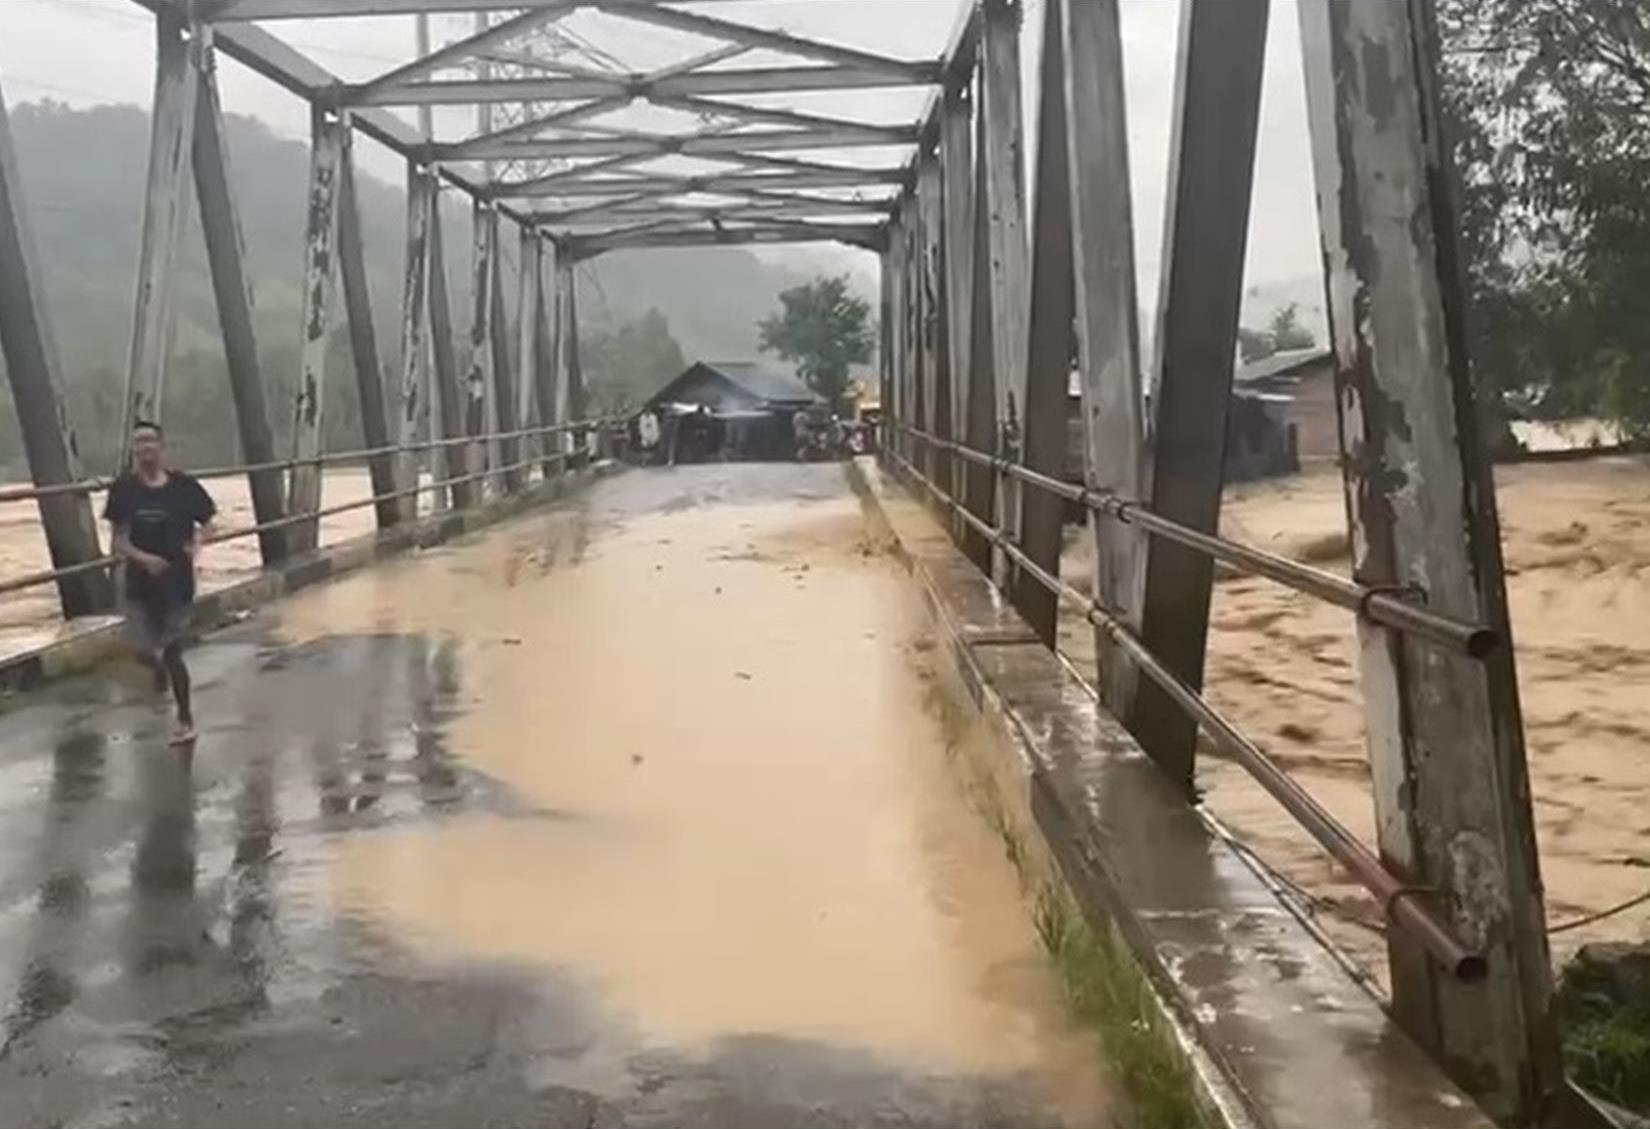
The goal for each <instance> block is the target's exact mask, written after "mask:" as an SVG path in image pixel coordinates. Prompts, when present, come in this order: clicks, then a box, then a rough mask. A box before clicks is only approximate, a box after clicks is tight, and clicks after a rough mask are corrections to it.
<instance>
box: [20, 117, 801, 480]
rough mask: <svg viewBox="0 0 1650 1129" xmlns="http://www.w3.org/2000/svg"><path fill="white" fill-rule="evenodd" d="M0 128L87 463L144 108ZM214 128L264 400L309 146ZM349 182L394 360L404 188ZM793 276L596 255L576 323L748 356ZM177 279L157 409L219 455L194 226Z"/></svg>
mask: <svg viewBox="0 0 1650 1129" xmlns="http://www.w3.org/2000/svg"><path fill="white" fill-rule="evenodd" d="M11 125H12V132H13V134H14V136H15V140H16V143H17V156H18V162H19V165H20V168H21V172H22V178H23V184H24V190H25V193H26V201H27V206H28V209H29V214H30V218H31V221H32V227H33V229H34V233H35V237H36V243H37V245H38V246H39V249H40V252H41V260H42V268H43V273H44V275H45V284H46V293H47V298H48V301H49V311H50V315H51V317H52V319H53V322H54V325H55V328H56V335H57V339H58V344H59V348H60V352H61V354H62V357H63V366H64V378H65V382H66V383H67V385H68V389H69V400H70V406H71V411H72V413H73V418H74V420H75V422H76V424H77V426H78V427H79V428H80V432H81V439H82V446H83V448H84V449H85V450H86V453H87V461H88V463H90V464H93V465H92V468H91V469H97V464H98V463H99V462H100V461H101V460H105V459H106V458H107V456H108V451H109V450H110V447H111V444H112V443H113V440H114V436H113V435H111V434H110V433H109V432H110V429H111V427H116V426H118V425H117V424H115V423H114V422H113V421H115V420H117V419H118V417H119V403H120V395H121V387H122V379H123V378H122V376H121V374H122V373H123V371H124V368H125V363H126V350H127V347H128V345H127V342H128V336H129V333H130V327H131V316H132V285H133V278H134V276H135V273H136V265H137V256H138V239H139V228H140V223H141V216H142V205H143V183H144V176H145V166H146V163H147V159H148V135H149V121H148V114H147V113H146V112H145V111H143V110H141V109H139V108H137V107H131V106H105V107H98V108H95V109H90V110H72V109H69V108H67V107H64V106H62V105H57V104H53V103H49V102H48V103H25V104H21V105H14V106H13V107H11ZM227 129H228V137H229V146H230V154H231V161H232V166H233V168H232V175H233V177H234V180H235V187H236V193H237V199H238V202H239V204H240V208H241V220H242V225H243V227H244V229H245V235H246V244H247V247H246V254H247V264H248V269H249V271H250V273H251V275H252V282H253V289H254V293H255V295H256V303H257V328H258V342H259V351H260V353H261V354H262V355H263V358H264V361H265V368H266V379H267V380H268V381H269V382H270V384H271V386H272V387H271V398H270V402H271V405H272V410H273V409H274V408H275V407H276V406H278V405H285V404H286V403H288V402H289V401H288V399H287V396H286V393H287V391H288V390H289V389H290V387H291V382H292V377H293V370H294V369H295V367H296V362H297V349H296V345H297V336H298V297H299V285H298V280H299V277H300V274H301V266H302V253H303V223H304V200H305V193H306V189H305V180H306V177H307V174H308V163H309V158H308V151H307V148H306V147H305V146H304V145H303V144H301V143H299V142H297V141H292V140H287V139H284V138H281V137H278V136H276V135H275V134H274V133H272V132H271V131H270V130H269V129H268V128H267V127H266V126H265V125H264V124H263V123H261V122H259V121H258V120H256V119H253V118H246V117H239V116H233V115H232V116H230V118H229V119H228V122H227ZM362 144H363V145H364V146H365V145H369V144H370V143H369V142H363V143H362ZM359 193H360V200H361V212H362V218H363V223H364V226H365V232H366V244H367V255H368V272H369V276H370V283H371V287H372V296H373V304H374V309H375V313H376V317H375V321H376V323H377V325H378V328H379V336H380V348H381V351H382V354H383V363H384V365H385V366H386V367H391V366H393V365H394V364H395V357H396V352H397V348H398V346H397V339H398V328H397V327H398V312H397V311H398V306H399V303H400V271H401V259H402V256H403V253H404V251H403V246H402V240H403V238H404V227H405V204H404V194H403V190H402V187H401V186H400V185H398V184H397V185H389V184H385V183H384V182H382V181H380V180H377V179H375V178H374V177H372V176H370V175H365V174H363V175H362V176H361V177H360V179H359ZM449 197H450V198H449V200H448V215H447V218H446V231H447V248H448V269H449V274H450V276H451V279H452V285H451V286H450V288H449V289H450V291H451V294H452V298H453V306H454V315H455V326H456V327H457V328H458V329H459V331H460V333H462V332H463V327H464V325H465V323H466V321H467V318H468V313H467V310H468V305H467V302H466V300H465V292H466V290H467V287H468V281H467V276H468V257H469V242H470V240H469V226H470V225H469V221H468V207H467V203H466V202H464V201H461V200H460V199H458V198H457V197H456V194H449ZM191 222H192V223H193V218H192V220H191ZM507 253H508V258H507V260H506V263H507V269H508V268H510V267H511V265H512V264H513V262H514V259H515V241H514V240H513V239H511V240H509V242H508V244H507ZM799 280H800V275H798V274H793V273H791V272H788V271H786V270H783V269H781V268H779V267H776V266H775V265H773V264H771V263H769V262H765V261H763V260H762V259H759V258H757V257H756V256H754V255H752V254H750V253H748V252H745V251H742V250H739V249H735V248H715V249H706V250H684V251H669V252H653V253H646V254H627V255H610V256H607V257H604V258H603V259H600V260H597V261H596V262H595V263H594V264H593V265H592V266H591V267H589V268H588V269H583V270H581V272H580V293H579V301H580V315H581V326H582V328H583V329H584V332H585V335H586V337H587V338H590V339H593V340H594V341H596V342H598V343H599V342H600V340H601V338H602V336H603V334H604V333H607V332H612V331H616V330H617V329H618V328H620V327H621V326H622V325H623V324H624V323H628V322H631V321H634V320H636V319H639V318H640V317H641V315H642V314H644V313H645V312H646V311H648V310H649V309H650V308H657V309H658V310H659V311H660V312H661V313H663V314H664V316H665V318H666V320H667V321H668V323H669V327H670V331H671V334H672V335H673V336H674V337H675V339H676V341H677V342H679V343H680V346H681V349H682V352H683V354H685V355H686V356H689V357H694V356H703V357H712V358H738V357H746V356H753V355H754V354H755V350H756V329H755V324H756V322H757V321H758V320H759V319H760V318H761V317H762V316H763V315H764V314H766V313H768V312H770V311H771V310H772V308H773V307H774V306H775V305H776V302H777V294H778V292H779V291H780V290H782V289H783V288H785V287H786V286H789V285H794V284H795V283H796V282H798V281H799ZM181 282H182V285H181V291H180V295H179V299H180V300H179V305H178V309H179V320H178V337H177V353H176V357H177V360H176V363H175V364H174V366H173V368H172V370H171V375H170V378H169V388H168V396H167V403H166V416H167V420H168V422H169V423H170V424H172V425H173V430H174V431H175V432H176V433H177V434H178V435H179V436H180V437H183V438H186V439H187V440H188V442H189V447H190V450H189V454H190V455H191V456H192V457H194V458H197V459H200V460H215V459H218V458H227V457H232V456H233V455H234V454H235V441H234V427H233V420H232V417H231V416H230V414H229V413H230V410H231V409H230V405H229V400H228V397H227V395H225V394H223V392H224V389H225V387H226V386H225V384H224V380H225V377H224V372H223V359H222V354H221V350H220V348H219V344H218V336H217V333H218V326H217V313H216V310H215V308H214V306H213V302H212V290H211V285H210V280H209V277H208V274H207V270H206V260H205V254H204V251H203V249H202V245H201V239H200V234H199V231H198V229H195V228H193V227H192V228H191V230H190V231H189V232H188V233H187V234H186V237H185V241H184V269H183V274H182V276H181ZM512 308H513V307H512ZM334 336H335V340H334V349H333V353H332V354H331V356H332V358H333V360H334V362H335V364H334V365H333V367H332V368H331V369H330V370H329V380H328V383H329V387H328V396H327V407H326V411H327V416H328V428H327V431H328V441H329V443H331V444H333V445H338V446H348V445H352V444H353V441H354V440H355V439H357V438H358V437H359V430H358V426H359V425H358V419H357V417H356V414H355V403H354V401H355V395H354V376H353V371H352V366H351V362H350V359H349V351H348V349H347V348H346V347H345V345H344V342H343V340H342V336H341V334H335V335H334ZM598 379H599V376H598ZM283 416H284V412H278V411H277V412H276V417H277V418H276V419H275V420H274V423H275V424H276V426H277V429H278V430H280V431H282V432H283V433H284V430H285V427H286V421H285V419H284V418H282V417H283ZM20 469H21V467H20V455H19V446H18V439H17V432H16V424H15V419H14V417H13V414H12V411H11V405H10V394H9V390H8V389H6V387H5V386H4V384H3V383H0V473H16V472H17V471H18V470H20Z"/></svg>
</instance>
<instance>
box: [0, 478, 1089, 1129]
mask: <svg viewBox="0 0 1650 1129" xmlns="http://www.w3.org/2000/svg"><path fill="white" fill-rule="evenodd" d="M924 630H925V624H924V616H923V613H922V609H921V607H920V603H919V598H918V596H917V595H916V593H915V591H914V590H913V587H912V585H911V582H910V580H909V578H908V577H907V576H906V575H905V574H904V572H903V571H902V570H901V568H900V567H899V566H898V564H897V562H895V561H894V560H893V559H892V558H891V557H890V556H888V555H887V554H886V553H885V551H884V549H883V547H881V546H879V545H877V544H875V543H873V542H872V541H871V540H869V539H868V536H867V533H866V527H865V524H864V522H863V519H862V515H861V513H860V510H859V505H858V502H857V501H856V499H855V498H854V496H853V495H852V493H851V492H850V491H849V489H848V486H847V483H846V481H845V479H844V477H843V474H842V471H841V469H840V468H838V467H836V466H831V465H822V466H744V467H696V468H683V469H679V470H675V471H655V472H645V471H633V472H629V473H626V474H624V475H621V476H618V477H617V478H614V479H612V480H609V481H607V482H605V483H602V484H600V485H598V486H597V487H596V488H595V490H594V493H593V496H592V497H591V498H590V499H589V500H588V502H587V503H586V504H583V505H580V506H577V507H573V508H562V509H558V510H554V511H546V512H543V513H539V514H535V515H532V516H529V517H525V518H523V519H520V520H518V521H515V522H512V523H509V524H507V525H504V526H500V527H495V528H494V529H493V530H492V531H490V532H488V533H487V534H485V535H483V536H482V537H480V538H479V539H477V540H475V541H473V542H470V543H467V544H464V545H461V546H449V547H446V548H442V549H437V550H433V551H430V552H426V553H423V554H420V555H418V556H416V557H411V558H405V559H402V560H399V561H396V562H391V563H387V564H386V565H384V566H382V567H378V568H374V569H372V570H369V571H367V572H363V573H360V574H356V575H355V576H353V577H350V578H347V579H344V580H342V581H339V582H336V583H332V584H329V585H325V586H321V587H318V588H315V589H311V590H308V591H306V592H304V593H301V594H299V595H297V596H295V597H293V598H291V599H289V600H287V601H285V602H283V603H281V604H278V605H275V606H272V607H271V608H270V609H268V610H267V611H266V612H265V613H264V614H262V615H260V616H259V617H258V618H257V619H256V620H254V621H253V622H251V623H248V624H245V625H242V626H240V627H238V628H235V629H233V630H232V631H229V632H225V633H222V634H221V635H219V636H215V637H214V638H213V639H212V640H211V641H210V642H209V643H208V644H206V645H205V646H203V647H202V648H200V649H199V650H198V651H197V652H196V653H195V660H194V661H195V662H196V665H197V667H198V669H199V671H200V674H199V676H198V681H199V682H200V683H201V687H200V689H199V691H198V698H199V700H200V707H199V708H200V711H201V713H202V737H201V741H200V745H199V748H198V750H197V751H196V753H195V756H194V762H193V767H192V769H190V768H187V767H183V768H180V767H179V766H178V765H176V764H175V763H174V762H173V761H170V760H168V759H167V756H168V754H167V753H166V752H165V750H164V749H163V748H162V747H161V733H162V732H163V729H162V727H163V726H164V723H165V718H164V714H163V712H162V711H161V709H160V708H159V707H158V706H157V705H155V704H154V703H153V702H152V701H149V700H147V699H144V698H142V697H141V696H139V695H137V694H136V692H135V691H132V692H128V691H126V690H122V689H120V688H119V687H118V685H115V684H112V683H111V682H110V680H109V679H105V680H103V682H100V683H92V682H89V681H88V682H80V683H72V684H66V685H65V686H64V687H62V688H60V689H57V690H55V691H53V692H52V693H51V695H49V696H48V697H47V698H46V699H43V700H42V701H40V702H39V703H37V704H34V705H31V706H28V707H26V708H25V709H23V710H20V711H16V712H14V713H13V714H11V715H6V716H4V717H0V755H3V756H5V757H7V758H9V760H7V761H3V762H0V765H3V766H4V771H5V772H7V773H8V774H9V777H10V783H11V787H10V788H3V789H0V897H3V898H4V901H3V902H0V991H3V992H5V993H7V995H6V996H5V997H4V1001H5V1006H6V1007H7V1008H8V1010H7V1012H6V1013H5V1014H6V1016H7V1020H6V1022H7V1024H8V1031H9V1032H10V1034H9V1035H8V1039H7V1044H6V1046H7V1051H0V1088H4V1089H6V1090H7V1092H8V1093H16V1094H19V1095H21V1100H23V1101H24V1102H25V1103H28V1104H26V1105H25V1107H24V1108H27V1109H29V1110H31V1111H33V1112H35V1113H37V1114H39V1115H40V1117H39V1120H40V1121H41V1122H42V1123H44V1122H45V1121H48V1120H50V1121H54V1122H55V1121H60V1120H61V1121H67V1120H74V1119H75V1118H77V1117H78V1118H82V1119H86V1118H91V1117H92V1115H93V1114H97V1115H99V1116H100V1117H102V1116H104V1115H110V1116H108V1117H105V1118H104V1119H103V1120H101V1121H98V1123H100V1124H125V1123H127V1121H128V1120H129V1121H130V1122H131V1123H135V1124H146V1125H148V1124H172V1123H185V1122H186V1121H187V1120H188V1117H186V1116H185V1115H189V1116H193V1117H195V1118H196V1119H197V1121H198V1119H199V1117H200V1116H202V1115H203V1113H204V1111H213V1112H215V1113H216V1115H217V1116H218V1118H219V1120H222V1119H223V1117H224V1116H226V1111H229V1112H233V1113H234V1114H235V1115H236V1117H235V1118H234V1119H235V1120H237V1121H240V1120H246V1121H248V1122H249V1123H258V1124H294V1123H296V1124H305V1123H316V1122H317V1121H318V1120H319V1121H326V1120H327V1119H328V1117H335V1116H336V1115H338V1114H340V1113H341V1112H342V1111H344V1110H346V1109H348V1110H351V1111H354V1110H356V1109H357V1108H358V1106H359V1103H361V1102H363V1101H364V1102H365V1103H366V1108H368V1109H369V1110H373V1111H376V1115H377V1116H379V1117H380V1119H381V1120H382V1121H383V1123H384V1124H386V1125H387V1124H398V1125H399V1124H431V1123H442V1117H441V1114H442V1113H443V1111H455V1110H463V1111H465V1114H464V1116H463V1117H462V1120H464V1121H465V1122H466V1123H482V1122H483V1121H487V1117H486V1116H484V1113H486V1111H493V1112H494V1113H497V1112H500V1111H502V1112H503V1113H506V1114H510V1115H511V1117H508V1118H501V1120H511V1119H512V1118H513V1120H514V1121H517V1122H520V1121H523V1120H532V1121H535V1122H536V1123H539V1124H548V1125H561V1124H564V1123H565V1124H569V1125H572V1124H578V1125H585V1124H598V1123H599V1124H604V1125H607V1124H613V1125H629V1124H660V1125H705V1126H711V1125H752V1126H754V1125H788V1124H806V1125H867V1124H886V1125H896V1124H897V1125H934V1126H942V1125H966V1124H991V1125H1004V1126H1022V1125H1023V1126H1032V1125H1036V1126H1048V1125H1069V1126H1082V1127H1091V1126H1101V1125H1106V1124H1109V1123H1112V1121H1113V1113H1114V1110H1113V1107H1112V1105H1111V1103H1110V1101H1109V1100H1108V1095H1107V1088H1106V1085H1105V1079H1104V1073H1103V1071H1104V1068H1103V1065H1102V1058H1101V1052H1100V1048H1099V1047H1098V1045H1097V1043H1096V1041H1095V1039H1094V1037H1093V1036H1092V1035H1091V1034H1090V1033H1088V1032H1086V1031H1084V1030H1082V1029H1079V1028H1078V1027H1076V1026H1075V1025H1074V1024H1073V1022H1072V1021H1071V1019H1070V1018H1069V1016H1068V1013H1067V1010H1066V1006H1065V1003H1064V1000H1063V995H1062V991H1061V987H1060V984H1059V982H1058V980H1057V979H1056V977H1055V975H1054V973H1053V971H1052V969H1051V968H1050V966H1049V964H1048V962H1047V960H1046V958H1045V957H1044V955H1043V953H1042V951H1041V948H1040V946H1039V944H1038V942H1037V938H1036V936H1035V933H1034V931H1033V929H1032V928H1031V926H1030V923H1029V915H1028V912H1027V910H1026V908H1025V906H1024V905H1023V904H1022V903H1021V900H1020V893H1019V889H1018V885H1017V880H1016V876H1015V874H1014V872H1013V870H1012V869H1011V867H1010V865H1009V863H1008V862H1007V860H1006V859H1005V857H1004V852H1003V848H1002V845H1001V844H1000V843H999V842H998V841H997V840H996V838H995V836H994V834H993V833H992V832H991V831H990V830H989V829H988V828H987V827H986V826H985V824H984V823H983V821H982V820H981V819H980V818H979V817H978V815H977V814H976V813H975V812H974V811H973V810H972V809H971V808H970V807H969V805H968V802H967V800H966V799H965V797H964V795H963V791H962V788H961V786H960V783H959V781H958V780H957V779H956V778H955V776H954V773H953V767H952V766H951V765H950V764H949V763H948V754H947V749H946V744H945V737H944V733H943V731H942V728H941V725H940V722H939V720H938V718H937V716H936V715H935V713H934V712H933V711H932V709H931V702H930V697H931V693H932V691H931V687H930V682H929V679H928V671H927V670H926V667H925V656H926V654H927V643H926V640H925V639H924ZM65 780H67V781H69V783H68V784H65V783H64V781H65ZM157 805H158V807H157ZM42 813H44V814H45V816H46V818H47V820H48V824H47V826H50V827H55V828H58V829H59V831H58V832H57V833H54V834H49V835H47V836H46V837H45V839H44V841H43V839H42V831H41V827H42V823H41V815H42ZM157 821H158V828H157ZM65 828H66V829H68V830H66V831H65V830H63V829H65ZM157 843H159V844H161V846H160V847H157V846H156V844H157ZM157 850H158V851H159V855H160V857H161V858H163V859H170V860H172V865H171V866H170V868H169V869H166V868H163V869H164V872H165V873H166V874H169V875H170V880H169V881H162V882H159V883H156V882H153V881H151V880H150V879H151V877H152V876H150V874H149V871H148V870H146V869H145V868H144V866H143V865H141V860H142V859H143V858H144V857H146V856H153V855H155V853H156V851H157ZM180 859H182V860H184V861H186V863H187V865H184V863H183V862H180ZM184 872H187V874H186V876H185V875H184ZM66 873H70V874H73V875H74V876H75V886H76V888H78V889H83V890H85V891H86V894H85V896H84V897H82V898H81V899H80V900H79V901H78V902H76V903H75V907H74V910H73V913H74V915H75V918H74V921H75V926H74V928H73V929H72V930H71V929H68V928H65V926H64V923H63V922H62V921H61V920H58V915H56V913H55V911H53V912H48V911H47V910H46V909H44V908H43V907H44V905H45V902H44V901H43V900H42V898H41V897H40V896H39V894H38V891H39V890H41V889H43V888H45V887H46V886H53V888H56V886H61V884H62V881H63V878H62V876H63V875H64V874H66ZM53 884H55V886H54V885H53ZM157 954H159V955H157ZM43 968H44V969H48V970H49V971H50V976H49V977H46V978H45V980H42V974H41V969H43ZM43 982H45V983H49V984H51V985H55V986H56V987H55V988H54V990H53V991H50V992H46V993H42V992H41V991H40V990H39V987H38V986H39V984H41V983H43ZM214 1048H215V1049H214ZM8 1051H9V1054H8V1053H7V1052H8ZM195 1054H199V1055H207V1056H209V1057H210V1056H212V1055H216V1056H218V1058H220V1059H221V1060H223V1061H222V1064H220V1066H219V1067H217V1068H215V1070H214V1071H213V1072H212V1073H210V1074H201V1075H194V1076H191V1075H190V1074H189V1072H188V1071H187V1070H184V1071H182V1072H180V1070H179V1067H178V1064H179V1063H180V1062H182V1063H185V1064H187V1063H188V1062H190V1061H193V1060H192V1058H191V1055H195ZM191 1077H192V1078H193V1080H192V1081H188V1080H189V1079H191ZM300 1079H302V1080H303V1081H302V1082H301V1083H300V1081H299V1080H300ZM383 1079H389V1081H388V1082H383V1081H382V1080H383ZM374 1080H376V1081H375V1085H377V1089H373V1088H372V1087H371V1086H369V1085H368V1082H369V1081H374ZM186 1081H187V1084H185V1082H186ZM386 1087H387V1088H386ZM366 1094H372V1095H375V1096H373V1097H371V1098H370V1099H369V1098H364V1097H363V1095H366ZM121 1103H125V1104H121ZM213 1103H216V1104H213ZM283 1103H284V1104H283ZM558 1103H559V1104H558ZM564 1107H565V1108H564ZM547 1110H548V1111H550V1112H546V1111H547ZM283 1111H284V1112H283ZM557 1111H560V1112H557ZM564 1114H565V1117H564V1116H563V1115H564ZM71 1115H72V1116H71ZM581 1118H582V1119H581ZM87 1123H90V1122H89V1121H88V1122H87ZM371 1123H372V1124H378V1123H379V1121H376V1120H374V1121H371ZM448 1123H452V1122H448ZM489 1123H490V1122H489Z"/></svg>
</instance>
